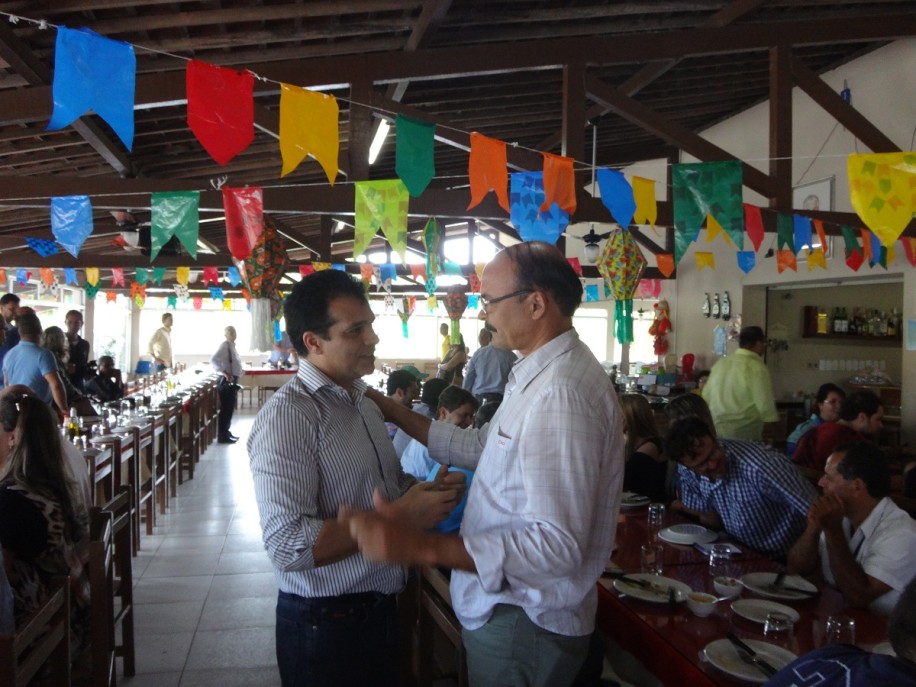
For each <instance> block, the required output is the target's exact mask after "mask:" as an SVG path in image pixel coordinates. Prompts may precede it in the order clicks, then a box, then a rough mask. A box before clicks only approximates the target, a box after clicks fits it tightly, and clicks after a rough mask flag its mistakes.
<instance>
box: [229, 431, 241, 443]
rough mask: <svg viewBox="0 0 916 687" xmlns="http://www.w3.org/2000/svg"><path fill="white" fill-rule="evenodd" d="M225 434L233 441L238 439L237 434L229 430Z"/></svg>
mask: <svg viewBox="0 0 916 687" xmlns="http://www.w3.org/2000/svg"><path fill="white" fill-rule="evenodd" d="M227 436H228V437H229V438H230V439H232V440H233V441H238V440H239V438H238V437H237V436H235V435H234V434H233V433H232V432H229V434H228V435H227Z"/></svg>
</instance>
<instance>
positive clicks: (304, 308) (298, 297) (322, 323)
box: [283, 270, 369, 357]
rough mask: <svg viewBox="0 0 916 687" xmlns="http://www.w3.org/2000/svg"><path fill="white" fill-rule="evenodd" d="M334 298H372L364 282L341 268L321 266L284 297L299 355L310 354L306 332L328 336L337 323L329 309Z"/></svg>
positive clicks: (287, 316) (305, 355)
mask: <svg viewBox="0 0 916 687" xmlns="http://www.w3.org/2000/svg"><path fill="white" fill-rule="evenodd" d="M335 298H356V299H358V300H361V301H363V302H365V303H368V302H369V301H368V300H367V299H366V293H365V291H363V286H362V284H361V283H360V282H358V281H356V280H354V279H353V278H351V277H349V276H347V274H346V273H345V272H340V271H339V270H322V271H321V272H314V273H312V274H310V275H309V276H307V277H305V278H304V279H302V280H301V281H300V282H299V283H298V284H296V285H295V286H294V287H293V290H292V291H291V292H290V294H289V295H288V296H287V297H286V300H285V301H283V316H284V317H285V318H286V331H287V332H288V333H289V338H290V340H291V341H292V343H293V348H295V349H296V352H297V353H298V354H299V355H301V356H303V357H307V356H308V354H309V352H308V349H307V348H306V347H305V343H304V342H303V341H302V337H303V335H304V334H305V333H306V332H312V333H313V334H317V335H318V336H320V337H321V338H322V339H327V336H328V330H329V329H330V328H331V326H332V325H333V324H334V321H333V320H332V319H331V317H330V315H329V314H328V310H329V308H330V305H331V301H332V300H334V299H335Z"/></svg>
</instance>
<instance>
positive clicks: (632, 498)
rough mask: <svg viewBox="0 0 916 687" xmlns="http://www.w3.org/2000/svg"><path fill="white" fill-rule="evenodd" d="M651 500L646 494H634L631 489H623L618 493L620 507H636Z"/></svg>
mask: <svg viewBox="0 0 916 687" xmlns="http://www.w3.org/2000/svg"><path fill="white" fill-rule="evenodd" d="M651 500H652V499H650V498H649V497H648V496H643V495H642V494H636V493H634V492H632V491H625V492H623V493H622V494H621V495H620V507H621V508H637V507H638V506H645V505H646V504H648V503H649V502H650V501H651Z"/></svg>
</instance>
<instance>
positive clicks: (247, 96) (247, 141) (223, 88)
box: [185, 60, 254, 165]
mask: <svg viewBox="0 0 916 687" xmlns="http://www.w3.org/2000/svg"><path fill="white" fill-rule="evenodd" d="M185 77H186V86H187V95H188V126H189V127H191V131H193V132H194V135H195V136H196V137H197V140H198V141H200V144H201V145H202V146H203V147H204V149H205V150H206V151H207V152H208V153H209V154H210V157H212V158H213V159H214V160H216V161H217V162H218V163H219V164H221V165H225V164H226V163H227V162H229V161H230V160H231V159H232V158H234V157H235V156H236V155H238V154H239V153H241V152H242V151H243V150H245V148H247V147H248V146H249V145H251V142H252V141H253V140H254V76H253V75H252V74H251V72H237V71H235V70H234V69H226V68H224V67H217V66H216V65H213V64H207V63H206V62H200V61H199V60H191V61H190V62H188V67H187V71H186V73H185Z"/></svg>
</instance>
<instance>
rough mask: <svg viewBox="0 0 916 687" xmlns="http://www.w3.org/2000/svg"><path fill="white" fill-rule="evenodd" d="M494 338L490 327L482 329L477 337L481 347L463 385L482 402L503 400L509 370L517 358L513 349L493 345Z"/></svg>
mask: <svg viewBox="0 0 916 687" xmlns="http://www.w3.org/2000/svg"><path fill="white" fill-rule="evenodd" d="M492 338H493V335H492V334H491V333H490V330H489V329H487V328H486V327H484V328H483V329H481V330H480V334H479V335H478V338H477V341H478V342H479V343H480V348H478V349H477V352H476V353H475V354H474V356H473V357H472V358H471V362H469V363H468V365H467V368H465V370H464V383H463V385H462V386H464V388H465V389H467V390H468V391H470V392H471V393H472V394H474V397H475V398H476V399H477V400H478V401H480V402H481V403H491V402H493V401H501V400H503V391H504V390H505V388H506V381H507V380H508V379H509V371H510V370H511V369H512V365H513V364H514V363H515V360H516V355H515V353H514V352H513V351H510V350H507V349H505V348H497V347H496V346H493V345H491V344H490V341H491V340H492Z"/></svg>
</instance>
